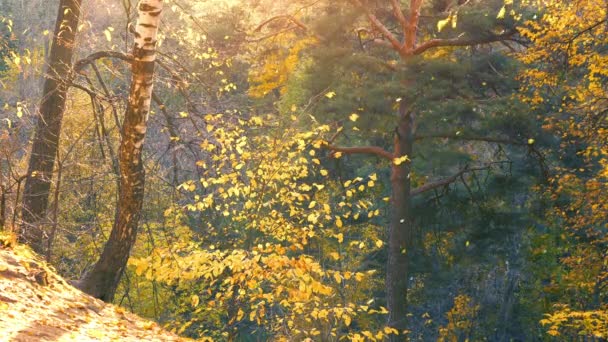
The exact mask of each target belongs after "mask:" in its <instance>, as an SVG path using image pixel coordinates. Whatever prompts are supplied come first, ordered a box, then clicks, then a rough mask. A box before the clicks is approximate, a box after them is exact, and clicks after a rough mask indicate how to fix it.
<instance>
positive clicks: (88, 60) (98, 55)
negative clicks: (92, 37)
mask: <svg viewBox="0 0 608 342" xmlns="http://www.w3.org/2000/svg"><path fill="white" fill-rule="evenodd" d="M102 58H116V59H120V60H123V61H126V62H129V63H131V61H132V60H133V56H132V55H130V54H126V53H124V52H119V51H98V52H95V53H92V54H90V55H88V56H87V57H85V58H83V59H81V60H78V61H76V63H74V71H75V72H76V73H80V72H81V71H82V70H83V69H84V68H85V67H86V66H87V65H89V64H92V63H93V62H95V61H96V60H98V59H102Z"/></svg>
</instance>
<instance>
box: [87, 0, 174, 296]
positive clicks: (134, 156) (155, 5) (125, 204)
mask: <svg viewBox="0 0 608 342" xmlns="http://www.w3.org/2000/svg"><path fill="white" fill-rule="evenodd" d="M162 7H163V3H162V0H141V1H140V2H139V5H138V7H137V9H138V14H139V17H138V20H137V24H136V26H135V45H134V47H133V63H132V65H131V70H132V76H131V77H132V80H131V90H130V93H129V101H128V104H127V110H126V113H125V118H124V123H123V126H122V139H121V143H120V150H119V163H120V188H119V198H118V203H117V206H116V216H115V219H114V226H113V227H112V232H111V233H110V238H109V240H108V242H107V243H106V244H105V246H104V250H103V252H102V254H101V257H100V259H99V261H98V262H97V263H96V264H95V266H94V267H93V269H92V270H91V271H90V272H88V273H87V274H86V275H85V276H84V277H83V279H82V280H81V281H80V282H79V284H78V286H79V287H80V289H81V290H83V291H84V292H87V293H89V294H90V295H92V296H94V297H96V298H99V299H101V300H103V301H106V302H111V301H112V300H113V298H114V294H115V292H116V288H117V286H118V283H119V282H120V278H121V277H122V274H123V272H124V269H125V266H126V264H127V260H128V259H129V253H130V251H131V247H132V246H133V244H134V243H135V238H136V235H137V225H138V222H139V219H140V216H141V209H142V204H143V199H144V183H145V175H144V167H143V164H142V148H143V143H144V137H145V135H146V129H147V121H148V113H149V111H150V102H151V99H152V83H153V78H154V61H155V58H156V50H155V48H156V36H157V33H158V27H159V24H160V18H161V12H162Z"/></svg>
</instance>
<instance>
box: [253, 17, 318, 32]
mask: <svg viewBox="0 0 608 342" xmlns="http://www.w3.org/2000/svg"><path fill="white" fill-rule="evenodd" d="M280 19H287V20H289V21H291V22H292V23H294V24H296V25H297V26H298V27H299V28H301V29H302V30H304V31H309V29H308V26H306V25H304V23H303V22H301V21H300V20H299V19H298V18H296V17H294V16H293V15H289V14H284V15H277V16H275V17H272V18H270V19H268V20H265V21H264V22H262V23H261V24H260V25H258V27H256V28H255V29H254V30H253V32H260V31H261V30H262V29H263V28H264V26H266V25H268V24H270V23H271V22H273V21H275V20H280Z"/></svg>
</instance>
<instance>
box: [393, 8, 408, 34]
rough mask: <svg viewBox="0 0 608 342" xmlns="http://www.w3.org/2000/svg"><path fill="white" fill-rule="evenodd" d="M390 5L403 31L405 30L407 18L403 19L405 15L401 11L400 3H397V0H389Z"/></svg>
mask: <svg viewBox="0 0 608 342" xmlns="http://www.w3.org/2000/svg"><path fill="white" fill-rule="evenodd" d="M391 7H392V8H393V15H394V16H395V18H397V20H398V21H399V24H400V25H401V29H402V30H403V32H404V33H405V32H407V19H405V16H404V15H403V12H402V11H401V5H400V4H399V0H391Z"/></svg>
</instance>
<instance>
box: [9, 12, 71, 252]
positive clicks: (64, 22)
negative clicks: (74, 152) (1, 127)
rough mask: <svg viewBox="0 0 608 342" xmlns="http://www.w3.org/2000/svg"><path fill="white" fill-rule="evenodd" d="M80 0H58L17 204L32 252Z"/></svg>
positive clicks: (40, 243) (38, 244)
mask: <svg viewBox="0 0 608 342" xmlns="http://www.w3.org/2000/svg"><path fill="white" fill-rule="evenodd" d="M81 2H82V0H61V1H60V2H59V11H58V13H57V21H56V22H55V31H54V36H53V44H52V47H51V52H50V54H49V64H48V66H47V70H46V74H45V75H44V89H43V92H42V100H41V101H40V107H39V117H38V123H37V126H36V132H35V136H34V142H33V144H32V152H31V154H30V160H29V165H28V172H27V175H28V177H27V179H26V181H25V188H24V192H23V202H22V208H21V219H22V224H21V228H20V232H19V240H20V241H21V242H24V243H27V244H28V245H30V246H31V247H32V249H34V250H35V251H36V252H38V253H40V254H43V253H44V235H45V234H44V228H43V220H44V218H45V216H46V211H47V208H48V201H49V191H50V188H51V181H52V179H53V167H54V165H55V156H56V155H57V148H58V145H59V136H60V133H61V121H62V119H63V112H64V110H65V101H66V95H67V92H68V88H69V83H70V80H71V72H70V71H71V68H72V56H73V55H74V42H75V38H76V32H77V30H78V22H79V20H80V5H81Z"/></svg>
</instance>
